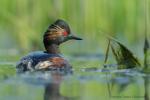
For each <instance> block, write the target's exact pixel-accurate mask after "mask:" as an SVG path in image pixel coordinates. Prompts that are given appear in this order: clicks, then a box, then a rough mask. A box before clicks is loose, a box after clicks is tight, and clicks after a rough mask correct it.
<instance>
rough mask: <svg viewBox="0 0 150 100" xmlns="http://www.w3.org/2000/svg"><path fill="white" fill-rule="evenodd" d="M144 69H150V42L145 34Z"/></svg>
mask: <svg viewBox="0 0 150 100" xmlns="http://www.w3.org/2000/svg"><path fill="white" fill-rule="evenodd" d="M143 51H144V69H143V70H144V71H150V68H149V65H150V64H149V61H150V44H149V41H148V39H147V36H145V43H144V50H143Z"/></svg>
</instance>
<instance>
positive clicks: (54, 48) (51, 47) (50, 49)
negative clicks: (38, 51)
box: [45, 44, 60, 54]
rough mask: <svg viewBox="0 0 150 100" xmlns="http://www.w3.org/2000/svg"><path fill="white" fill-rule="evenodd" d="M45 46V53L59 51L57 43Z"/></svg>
mask: <svg viewBox="0 0 150 100" xmlns="http://www.w3.org/2000/svg"><path fill="white" fill-rule="evenodd" d="M45 48H46V52H47V53H51V54H59V53H60V50H59V45H57V44H51V45H47V46H45Z"/></svg>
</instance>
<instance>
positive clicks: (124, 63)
mask: <svg viewBox="0 0 150 100" xmlns="http://www.w3.org/2000/svg"><path fill="white" fill-rule="evenodd" d="M110 47H111V51H112V53H113V55H114V58H115V61H116V62H117V65H118V67H117V68H118V69H128V68H137V67H140V66H141V64H140V62H139V60H138V59H137V57H135V56H134V55H133V53H132V52H131V51H130V50H129V49H128V48H127V47H126V46H124V45H123V44H122V43H120V42H119V41H117V40H115V39H113V38H109V43H108V47H107V50H106V56H105V61H104V63H105V64H106V62H107V59H108V53H109V48H110Z"/></svg>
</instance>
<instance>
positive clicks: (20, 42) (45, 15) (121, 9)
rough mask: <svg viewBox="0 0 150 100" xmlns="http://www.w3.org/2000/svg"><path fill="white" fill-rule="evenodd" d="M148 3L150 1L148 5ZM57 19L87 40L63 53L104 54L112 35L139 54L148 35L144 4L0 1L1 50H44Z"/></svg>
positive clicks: (136, 0) (124, 0)
mask: <svg viewBox="0 0 150 100" xmlns="http://www.w3.org/2000/svg"><path fill="white" fill-rule="evenodd" d="M149 3H150V0H147V3H146V4H149ZM148 9H149V8H148ZM147 13H148V12H147ZM56 19H64V20H66V21H67V22H68V23H69V25H70V26H71V29H72V31H73V32H74V33H76V34H77V35H79V36H80V37H82V38H83V39H84V41H82V42H81V41H78V42H76V41H70V42H67V43H66V44H63V46H61V48H62V51H63V53H104V52H105V48H106V45H107V39H106V36H107V35H110V36H113V37H117V39H118V40H119V41H121V42H123V43H124V44H125V45H128V46H129V47H131V49H132V48H134V49H135V50H136V52H137V54H138V50H139V49H137V48H141V47H142V45H141V46H140V44H143V39H144V33H145V31H144V29H145V2H144V0H0V50H1V51H5V50H10V51H9V53H10V52H12V53H14V52H16V51H19V52H20V51H21V52H29V51H32V50H43V49H44V47H43V43H42V37H43V33H44V31H45V29H46V28H47V27H48V26H49V25H50V24H51V23H53V22H54V21H55V20H56ZM83 46H84V47H83ZM135 47H136V48H135ZM76 48H78V49H76ZM141 50H142V48H141ZM5 52H6V51H5Z"/></svg>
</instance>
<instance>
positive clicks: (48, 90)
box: [44, 72, 71, 100]
mask: <svg viewBox="0 0 150 100" xmlns="http://www.w3.org/2000/svg"><path fill="white" fill-rule="evenodd" d="M51 76H52V82H51V83H49V84H46V86H45V93H44V100H71V98H69V97H64V96H62V95H61V94H60V85H61V82H62V81H63V75H62V73H59V72H54V73H52V74H51Z"/></svg>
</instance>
